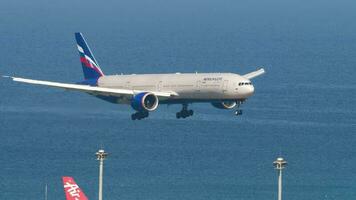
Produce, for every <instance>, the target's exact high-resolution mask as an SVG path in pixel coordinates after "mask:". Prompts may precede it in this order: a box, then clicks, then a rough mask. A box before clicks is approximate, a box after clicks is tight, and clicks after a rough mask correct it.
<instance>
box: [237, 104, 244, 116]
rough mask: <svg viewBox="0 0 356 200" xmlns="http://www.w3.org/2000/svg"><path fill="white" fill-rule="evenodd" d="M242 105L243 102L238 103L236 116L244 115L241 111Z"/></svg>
mask: <svg viewBox="0 0 356 200" xmlns="http://www.w3.org/2000/svg"><path fill="white" fill-rule="evenodd" d="M242 103H243V101H236V111H235V115H236V116H239V115H242V110H241V109H240V106H241V104H242Z"/></svg>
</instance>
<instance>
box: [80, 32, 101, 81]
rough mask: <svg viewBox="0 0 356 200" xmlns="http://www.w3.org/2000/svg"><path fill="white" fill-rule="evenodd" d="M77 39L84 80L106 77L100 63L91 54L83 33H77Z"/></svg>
mask: <svg viewBox="0 0 356 200" xmlns="http://www.w3.org/2000/svg"><path fill="white" fill-rule="evenodd" d="M75 39H76V40H77V47H78V51H79V56H80V62H81V63H82V67H83V73H84V79H86V80H88V79H92V80H97V79H98V78H99V77H101V76H104V73H103V71H101V69H100V67H99V65H98V62H97V61H96V60H95V58H94V55H93V54H92V53H91V51H90V48H89V46H88V45H87V43H86V42H85V39H84V37H83V35H82V34H81V33H75Z"/></svg>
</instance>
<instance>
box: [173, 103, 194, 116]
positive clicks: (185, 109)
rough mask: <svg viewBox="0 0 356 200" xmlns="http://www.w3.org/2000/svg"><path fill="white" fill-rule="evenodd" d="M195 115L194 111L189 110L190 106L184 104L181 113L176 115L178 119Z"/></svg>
mask: <svg viewBox="0 0 356 200" xmlns="http://www.w3.org/2000/svg"><path fill="white" fill-rule="evenodd" d="M193 114H194V111H193V110H188V104H183V108H182V110H181V111H180V112H177V113H176V117H177V119H179V118H186V117H190V116H192V115H193Z"/></svg>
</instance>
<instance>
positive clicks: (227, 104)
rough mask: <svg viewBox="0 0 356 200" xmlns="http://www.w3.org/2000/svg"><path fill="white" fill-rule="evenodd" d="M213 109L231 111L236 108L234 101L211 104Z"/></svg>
mask: <svg viewBox="0 0 356 200" xmlns="http://www.w3.org/2000/svg"><path fill="white" fill-rule="evenodd" d="M211 104H212V105H213V106H214V107H215V108H219V109H232V108H234V107H235V106H236V101H221V102H214V103H211Z"/></svg>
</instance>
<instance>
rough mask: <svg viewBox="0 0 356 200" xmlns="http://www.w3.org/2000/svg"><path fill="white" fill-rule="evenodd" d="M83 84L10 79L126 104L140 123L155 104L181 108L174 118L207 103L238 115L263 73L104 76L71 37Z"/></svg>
mask: <svg viewBox="0 0 356 200" xmlns="http://www.w3.org/2000/svg"><path fill="white" fill-rule="evenodd" d="M75 39H76V42H77V48H78V51H79V56H80V62H81V64H82V69H83V74H84V80H82V81H80V82H77V83H74V84H73V83H59V82H52V81H42V80H34V79H27V78H20V77H11V76H4V77H8V78H11V79H12V80H13V81H17V82H23V83H28V84H35V85H45V86H50V87H56V88H63V89H66V90H75V91H81V92H85V93H88V94H90V95H92V96H95V97H97V98H100V99H102V100H105V101H108V102H111V103H115V104H128V105H130V106H131V107H132V108H133V109H134V110H135V111H136V112H135V113H134V114H132V115H131V119H132V120H141V119H143V118H146V117H148V116H149V112H152V111H155V110H156V109H157V107H158V105H159V104H181V105H182V110H181V111H179V112H177V113H176V118H177V119H180V118H186V117H189V116H192V115H193V114H194V111H193V110H189V109H188V105H189V104H192V103H211V104H212V106H213V107H215V108H218V109H233V108H235V107H236V111H235V115H236V116H238V115H241V114H242V110H241V109H240V106H241V104H242V103H243V102H244V101H245V100H246V99H247V98H249V97H250V96H252V95H253V93H254V86H253V84H252V82H251V79H253V78H255V77H257V76H260V75H262V74H264V73H265V70H264V69H263V68H261V69H259V70H257V71H253V72H250V73H247V74H245V75H239V74H234V73H172V74H130V75H123V74H121V75H104V73H103V71H102V70H101V68H100V66H99V64H98V62H97V61H96V59H95V57H94V55H93V53H92V52H91V50H90V48H89V46H88V44H87V42H86V41H85V39H84V37H83V35H82V33H79V32H78V33H75Z"/></svg>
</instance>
